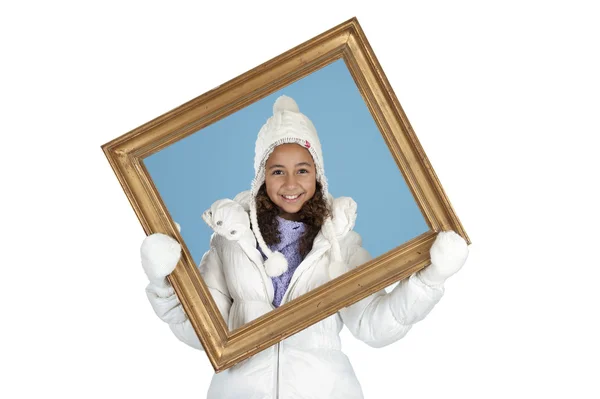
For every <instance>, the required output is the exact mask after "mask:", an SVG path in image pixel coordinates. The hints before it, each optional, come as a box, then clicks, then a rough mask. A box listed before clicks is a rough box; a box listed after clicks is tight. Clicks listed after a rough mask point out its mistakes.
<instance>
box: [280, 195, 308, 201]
mask: <svg viewBox="0 0 600 399" xmlns="http://www.w3.org/2000/svg"><path fill="white" fill-rule="evenodd" d="M303 195H304V193H302V194H298V195H281V198H283V200H284V201H285V202H288V203H294V202H297V201H298V200H299V199H300V197H302V196H303Z"/></svg>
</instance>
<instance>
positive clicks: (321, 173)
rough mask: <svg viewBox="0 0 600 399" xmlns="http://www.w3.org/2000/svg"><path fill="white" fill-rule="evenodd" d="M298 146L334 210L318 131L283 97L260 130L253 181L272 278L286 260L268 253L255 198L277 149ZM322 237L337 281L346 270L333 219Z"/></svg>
mask: <svg viewBox="0 0 600 399" xmlns="http://www.w3.org/2000/svg"><path fill="white" fill-rule="evenodd" d="M287 143H296V144H299V145H301V146H303V147H304V148H306V149H308V151H309V152H310V154H311V155H312V158H313V160H314V162H315V168H316V173H317V176H316V177H317V181H319V182H320V183H321V186H322V191H323V197H324V198H326V200H327V201H328V202H329V207H330V208H331V207H332V206H333V198H332V197H331V196H330V195H329V192H328V185H327V179H326V178H325V169H324V164H323V153H322V150H321V142H320V141H319V136H317V130H316V129H315V127H314V125H313V124H312V122H311V121H310V119H308V118H307V117H306V116H304V115H303V114H301V113H300V110H299V108H298V105H297V104H296V102H295V101H294V100H293V99H292V98H290V97H287V96H281V97H279V98H278V99H277V100H276V101H275V104H274V105H273V116H271V117H270V118H269V119H268V120H267V122H266V123H265V124H264V126H263V127H262V128H261V129H260V131H259V133H258V137H257V139H256V146H255V154H254V172H255V175H254V180H253V181H252V189H251V197H252V200H251V203H250V218H251V221H252V225H253V230H254V235H255V236H256V239H257V240H258V245H259V246H260V249H261V250H262V251H263V253H264V254H265V256H266V257H267V258H268V259H267V260H266V261H265V271H266V273H267V275H269V276H270V277H275V276H279V275H281V274H283V273H284V272H285V271H286V270H287V268H288V264H287V260H286V259H285V257H284V256H283V254H282V253H281V252H273V251H271V250H270V249H269V247H268V246H267V244H266V243H265V240H264V239H263V237H262V234H261V233H260V229H259V227H258V221H257V217H256V195H257V193H258V190H259V189H260V187H261V186H262V184H263V183H264V182H265V164H266V162H267V159H268V158H269V156H270V155H271V153H272V152H273V150H274V149H275V147H277V146H279V145H281V144H287ZM323 233H324V235H325V237H326V238H327V239H328V240H329V241H330V243H331V246H332V255H333V259H332V262H331V264H330V267H329V275H330V277H331V278H336V277H338V276H339V275H341V274H342V273H344V272H345V271H346V269H347V267H346V265H345V264H344V263H343V259H342V255H341V250H340V246H339V243H338V241H337V238H336V234H335V230H334V228H333V223H332V221H331V217H328V218H327V219H325V221H324V224H323Z"/></svg>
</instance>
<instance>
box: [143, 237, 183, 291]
mask: <svg viewBox="0 0 600 399" xmlns="http://www.w3.org/2000/svg"><path fill="white" fill-rule="evenodd" d="M140 252H141V255H142V267H143V268H144V272H146V275H147V276H148V279H149V280H150V282H151V283H153V284H155V285H157V286H159V287H165V286H168V285H169V283H168V281H167V279H166V277H167V276H168V275H169V274H171V273H172V272H173V270H175V266H177V263H178V262H179V259H180V258H181V245H180V244H179V243H178V242H177V241H176V240H175V239H173V238H171V237H169V236H168V235H165V234H162V233H154V234H151V235H149V236H148V237H146V238H145V239H144V242H143V243H142V248H141V250H140Z"/></svg>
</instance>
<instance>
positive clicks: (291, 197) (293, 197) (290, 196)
mask: <svg viewBox="0 0 600 399" xmlns="http://www.w3.org/2000/svg"><path fill="white" fill-rule="evenodd" d="M299 196H300V195H284V196H283V198H286V199H289V200H293V199H296V198H298V197H299Z"/></svg>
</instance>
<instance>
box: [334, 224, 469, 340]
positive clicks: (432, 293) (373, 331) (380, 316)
mask: <svg viewBox="0 0 600 399" xmlns="http://www.w3.org/2000/svg"><path fill="white" fill-rule="evenodd" d="M457 237H458V238H457ZM467 255H468V249H467V245H466V243H465V242H464V240H463V239H462V237H460V236H459V235H458V234H456V233H454V232H443V233H439V234H438V237H437V238H436V241H435V242H434V245H433V246H432V249H431V259H432V264H431V265H430V266H428V267H426V268H425V269H423V270H422V271H420V272H418V273H415V274H413V275H411V276H410V277H408V278H406V279H404V280H402V281H400V282H399V283H398V285H397V286H396V287H394V289H393V290H392V291H391V292H390V293H387V292H386V291H385V290H381V291H378V292H376V293H374V294H372V295H370V296H368V297H366V298H364V299H362V300H361V301H359V302H357V303H355V304H353V305H351V306H348V307H346V308H344V309H342V310H340V311H339V313H340V316H341V317H342V320H343V321H344V324H346V326H347V327H348V329H349V330H350V332H351V333H352V335H354V336H355V337H356V338H358V339H360V340H361V341H364V342H365V343H366V344H368V345H370V346H372V347H376V348H379V347H383V346H386V345H389V344H391V343H393V342H396V341H397V340H399V339H401V338H402V337H404V336H405V335H406V333H408V331H409V330H410V329H411V327H412V326H413V325H414V324H415V323H417V322H418V321H420V320H422V319H424V318H425V316H427V315H428V314H429V312H430V311H431V310H432V309H433V307H434V306H435V305H436V304H437V303H438V302H439V300H440V299H441V297H442V296H443V294H444V288H443V283H444V281H445V279H446V278H448V277H450V276H451V275H452V274H454V273H456V272H457V271H458V270H459V269H460V268H461V267H462V265H463V264H464V262H465V261H466V258H467ZM370 259H371V256H370V255H369V253H368V252H367V251H366V250H365V249H364V248H362V246H358V247H357V248H356V249H355V250H354V251H353V253H352V254H351V256H350V260H349V266H350V268H355V267H357V266H359V265H361V264H363V263H365V262H367V261H368V260H370Z"/></svg>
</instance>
